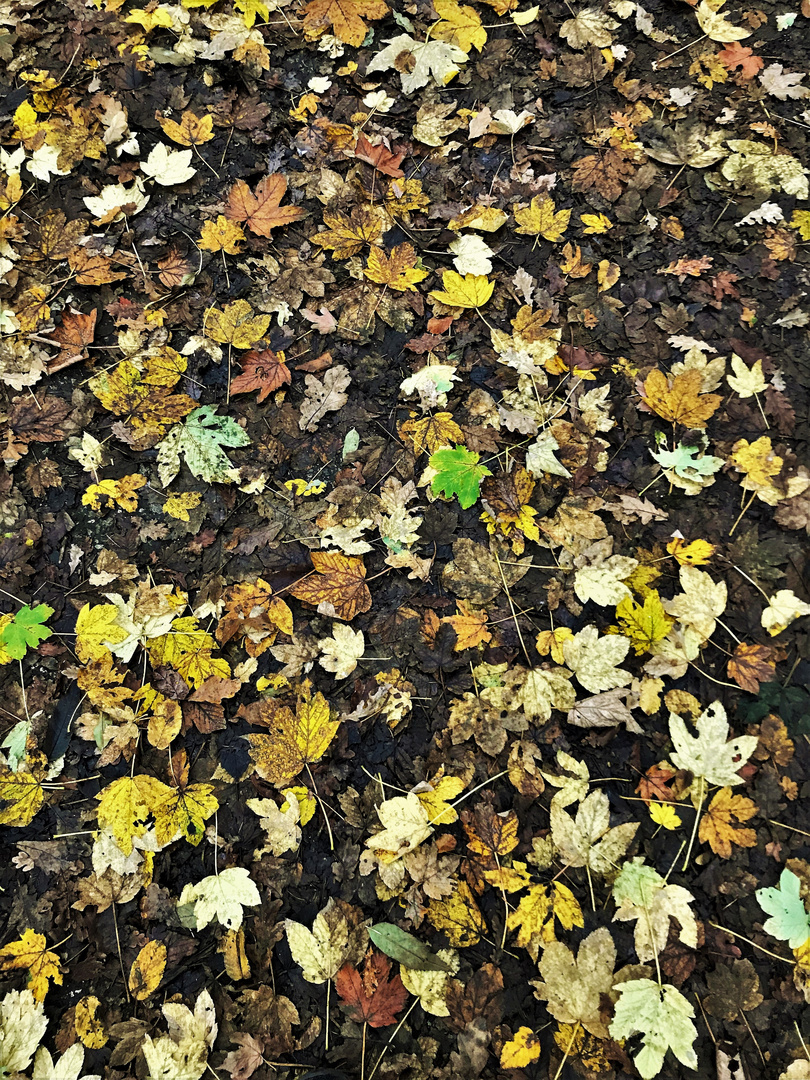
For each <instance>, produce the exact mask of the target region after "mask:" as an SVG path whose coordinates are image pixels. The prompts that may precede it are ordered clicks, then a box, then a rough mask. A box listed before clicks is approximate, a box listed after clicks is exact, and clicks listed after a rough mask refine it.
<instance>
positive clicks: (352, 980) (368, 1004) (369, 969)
mask: <svg viewBox="0 0 810 1080" xmlns="http://www.w3.org/2000/svg"><path fill="white" fill-rule="evenodd" d="M390 971H391V961H390V960H389V959H388V957H387V956H383V955H382V953H378V952H370V953H369V955H368V956H367V957H366V961H365V963H364V965H363V974H362V975H361V974H360V972H359V971H358V970H357V968H356V967H355V966H354V964H344V965H343V967H342V968H341V969H340V971H339V972H338V973H337V978H336V979H335V987H336V989H337V992H338V995H339V996H340V998H341V1000H342V1001H343V1002H344V1003H345V1004H344V1006H343V1009H344V1012H345V1013H346V1015H347V1016H348V1017H349V1019H350V1020H354V1021H355V1022H356V1023H358V1024H362V1023H366V1024H369V1025H370V1026H371V1027H373V1028H378V1027H388V1026H389V1025H390V1024H395V1023H396V1022H397V1014H398V1013H399V1012H401V1011H402V1007H403V1005H404V1004H405V1002H406V1000H407V997H408V991H407V990H406V989H405V987H404V986H403V985H402V980H401V979H400V977H399V975H395V976H394V977H393V979H391V978H389V974H390Z"/></svg>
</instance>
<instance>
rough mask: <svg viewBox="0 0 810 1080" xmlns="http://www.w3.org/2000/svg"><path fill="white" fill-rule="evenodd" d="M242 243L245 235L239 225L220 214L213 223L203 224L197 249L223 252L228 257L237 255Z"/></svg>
mask: <svg viewBox="0 0 810 1080" xmlns="http://www.w3.org/2000/svg"><path fill="white" fill-rule="evenodd" d="M244 242H245V234H244V232H243V231H242V229H241V228H240V227H239V225H237V224H236V222H235V221H228V219H227V218H226V217H225V215H224V214H220V215H219V216H218V217H217V220H216V221H215V222H214V221H206V222H204V224H203V227H202V232H201V234H200V239H199V240H198V241H197V247H199V248H201V249H202V250H203V251H225V252H227V254H228V255H238V254H239V252H240V251H241V250H242V247H241V245H242V244H243V243H244Z"/></svg>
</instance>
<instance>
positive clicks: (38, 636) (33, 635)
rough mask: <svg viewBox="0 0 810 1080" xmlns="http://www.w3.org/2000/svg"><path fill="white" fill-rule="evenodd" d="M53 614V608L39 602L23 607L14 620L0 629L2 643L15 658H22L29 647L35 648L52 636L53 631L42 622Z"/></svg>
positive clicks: (0, 641)
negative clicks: (35, 604) (31, 606)
mask: <svg viewBox="0 0 810 1080" xmlns="http://www.w3.org/2000/svg"><path fill="white" fill-rule="evenodd" d="M51 615H53V608H52V607H48V605H47V604H37V606H36V607H35V608H30V607H29V606H28V605H27V604H26V605H25V606H24V607H21V608H20V610H19V611H18V612H17V614H16V615H15V616H14V618H13V619H12V621H11V622H10V623H8V624H7V625H6V626H4V627H3V629H2V631H0V643H2V644H3V645H4V646H5V649H6V652H7V653H8V655H9V656H11V657H13V658H14V659H15V660H22V658H23V657H24V656H25V654H26V653H27V652H28V650H29V649H35V648H36V647H37V645H39V643H40V641H45V640H46V639H47V638H49V637H50V636H51V633H52V631H51V630H49V629H48V627H47V626H43V625H42V624H43V623H44V622H45V621H46V619H50V617H51Z"/></svg>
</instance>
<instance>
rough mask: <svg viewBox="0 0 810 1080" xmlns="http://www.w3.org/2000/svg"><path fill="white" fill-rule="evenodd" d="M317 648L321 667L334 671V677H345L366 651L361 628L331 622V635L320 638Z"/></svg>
mask: <svg viewBox="0 0 810 1080" xmlns="http://www.w3.org/2000/svg"><path fill="white" fill-rule="evenodd" d="M318 648H319V649H320V650H321V656H320V657H319V659H318V663H319V664H320V665H321V667H322V668H323V669H324V670H325V671H331V672H334V676H335V678H336V679H347V678H348V677H349V675H351V673H352V672H353V671H354V669H355V668H356V667H357V661H358V660H360V659H361V657H362V656H363V653H364V652H365V651H366V642H365V638H364V637H363V633H362V631H361V630H352V628H351V627H350V626H344V625H343V624H341V623H333V625H332V636H331V637H326V638H321V640H320V641H319V642H318Z"/></svg>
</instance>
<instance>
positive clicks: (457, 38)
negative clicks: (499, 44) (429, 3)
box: [431, 0, 487, 53]
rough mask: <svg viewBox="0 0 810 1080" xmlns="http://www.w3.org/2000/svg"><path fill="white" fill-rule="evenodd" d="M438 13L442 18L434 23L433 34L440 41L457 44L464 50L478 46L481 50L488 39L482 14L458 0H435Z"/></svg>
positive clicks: (467, 51) (467, 50)
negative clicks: (459, 2)
mask: <svg viewBox="0 0 810 1080" xmlns="http://www.w3.org/2000/svg"><path fill="white" fill-rule="evenodd" d="M433 6H434V8H435V9H436V14H437V15H438V16H439V18H440V19H441V20H442V21H441V22H439V23H436V24H434V26H433V28H432V30H431V34H432V36H433V37H436V38H438V39H439V40H440V41H447V42H449V43H450V44H451V45H457V46H458V47H459V48H460V49H461V50H462V52H464V53H469V51H470V49H472V48H476V49H477V50H478V51H479V52H480V51H481V49H483V47H484V45H485V44H486V41H487V32H486V30H485V29H484V27H483V26H482V24H481V16H480V15H479V14H478V12H477V11H476V10H475V9H474V8H471V7H469V5H467V4H458V3H456V0H434V4H433Z"/></svg>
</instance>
